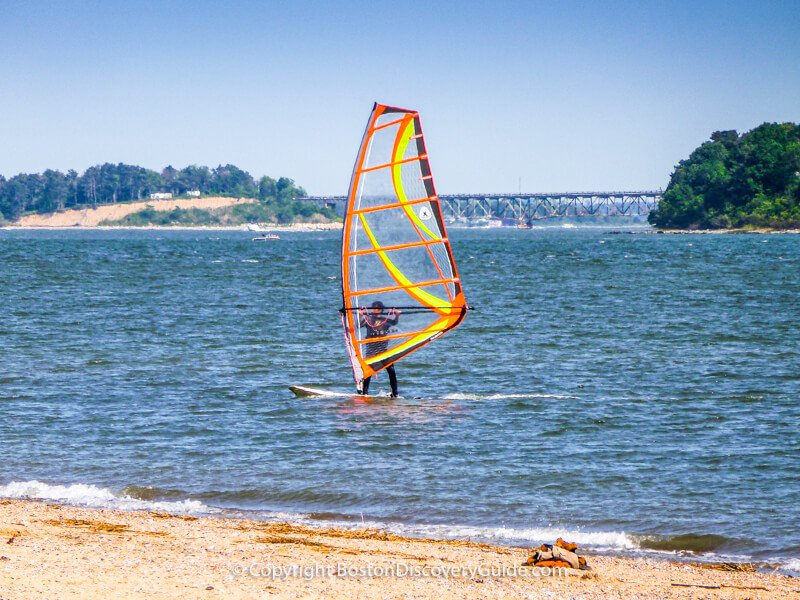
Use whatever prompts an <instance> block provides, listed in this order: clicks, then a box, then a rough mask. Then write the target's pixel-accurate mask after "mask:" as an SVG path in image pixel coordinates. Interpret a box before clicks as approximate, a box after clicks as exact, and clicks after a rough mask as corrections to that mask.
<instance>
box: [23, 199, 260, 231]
mask: <svg viewBox="0 0 800 600" xmlns="http://www.w3.org/2000/svg"><path fill="white" fill-rule="evenodd" d="M250 202H255V201H254V200H253V199H251V198H225V197H221V196H209V197H207V198H182V199H175V200H142V201H141V202H128V203H120V204H106V205H101V206H98V207H97V208H82V209H72V210H64V211H61V212H56V213H51V214H46V215H26V216H24V217H22V218H20V219H19V220H18V221H15V222H14V223H13V224H10V225H9V227H13V228H47V229H51V228H62V227H69V228H73V227H96V226H97V225H98V224H100V223H102V222H103V221H116V220H117V219H122V218H123V217H126V216H127V215H130V214H132V213H135V212H138V211H140V210H142V209H144V208H147V207H148V206H150V207H152V208H154V209H155V210H173V209H175V208H184V209H187V208H202V209H215V208H224V207H226V206H233V205H235V204H247V203H250Z"/></svg>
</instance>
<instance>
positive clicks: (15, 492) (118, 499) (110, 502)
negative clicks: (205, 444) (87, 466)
mask: <svg viewBox="0 0 800 600" xmlns="http://www.w3.org/2000/svg"><path fill="white" fill-rule="evenodd" d="M140 489H141V488H140ZM0 497H2V498H26V499H41V500H56V501H58V502H63V503H64V504H70V505H74V506H86V507H91V508H113V509H117V510H152V511H158V512H168V513H174V514H190V513H212V512H215V509H213V508H211V507H208V506H206V505H205V504H203V503H202V502H198V501H197V500H191V499H188V498H187V499H184V500H177V501H167V500H156V499H148V500H143V499H139V498H134V497H132V496H129V495H128V494H125V493H119V494H118V493H114V492H112V491H111V490H110V489H108V488H100V487H97V486H94V485H89V484H85V483H74V484H72V485H50V484H47V483H42V482H41V481H36V480H32V481H12V482H11V483H9V484H7V485H0Z"/></svg>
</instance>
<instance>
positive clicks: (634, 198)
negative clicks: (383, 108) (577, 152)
mask: <svg viewBox="0 0 800 600" xmlns="http://www.w3.org/2000/svg"><path fill="white" fill-rule="evenodd" d="M661 195H662V192H661V190H658V191H642V192H564V193H554V194H440V195H439V201H440V202H441V205H442V213H443V214H444V216H445V218H446V219H453V220H456V221H478V220H483V219H488V220H492V219H500V220H502V221H504V222H507V223H518V224H531V223H532V222H534V221H540V220H543V219H555V218H564V217H569V218H579V217H637V216H647V215H648V214H650V211H652V210H655V208H656V207H657V206H658V202H659V201H660V200H661ZM298 200H301V201H307V202H316V203H319V204H321V205H323V206H327V207H330V208H333V209H334V210H336V211H337V212H338V213H339V214H342V213H343V212H344V206H345V203H346V200H347V199H346V197H345V196H307V197H305V198H298Z"/></svg>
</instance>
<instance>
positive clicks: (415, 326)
mask: <svg viewBox="0 0 800 600" xmlns="http://www.w3.org/2000/svg"><path fill="white" fill-rule="evenodd" d="M375 302H380V303H381V304H382V305H383V307H384V309H383V310H382V312H378V311H377V310H376V311H375V312H372V311H370V310H369V307H371V306H372V305H373V303H375ZM379 310H380V309H379ZM466 311H467V303H466V300H465V299H464V294H463V292H462V290H461V280H460V279H459V277H458V271H457V270H456V263H455V260H454V259H453V252H452V249H451V247H450V241H449V240H448V238H447V232H446V231H445V226H444V219H443V218H442V210H441V207H440V204H439V199H438V197H437V196H436V189H435V188H434V185H433V177H432V175H431V169H430V165H429V163H428V153H427V151H426V149H425V138H424V137H423V135H422V127H421V125H420V120H419V114H418V113H416V112H414V111H411V110H405V109H402V108H395V107H391V106H384V105H381V104H376V105H375V106H374V107H373V109H372V113H371V114H370V117H369V121H368V122H367V129H366V132H365V133H364V138H363V140H362V141H361V147H360V148H359V151H358V157H357V158H356V164H355V168H354V170H353V177H352V180H351V182H350V190H349V193H348V197H347V208H346V210H345V216H344V231H343V234H342V311H341V312H342V324H343V326H344V333H345V340H346V344H347V350H348V353H349V356H350V362H351V364H352V366H353V376H354V377H355V379H356V382H357V383H359V384H360V382H361V381H363V379H364V378H365V377H370V376H372V375H374V374H375V373H376V372H378V371H380V370H381V369H385V368H386V367H388V366H389V365H391V364H392V363H394V362H395V361H397V360H399V359H401V358H402V357H404V356H407V355H408V354H410V353H411V352H414V351H415V350H418V349H419V348H422V347H423V346H425V345H426V344H429V343H430V342H432V341H433V340H435V339H436V338H438V337H440V336H441V335H443V334H444V333H445V332H446V331H449V330H450V329H453V328H454V327H456V326H457V325H458V324H459V323H460V322H461V321H462V319H463V318H464V315H465V314H466ZM367 323H369V324H370V325H371V326H372V328H373V331H372V334H373V335H372V336H371V337H369V338H367V331H368V327H367V326H366V325H367ZM376 329H377V330H378V331H380V335H378V336H377V337H376V336H375V335H374V334H375V330H376Z"/></svg>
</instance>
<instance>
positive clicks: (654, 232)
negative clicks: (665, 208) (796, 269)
mask: <svg viewBox="0 0 800 600" xmlns="http://www.w3.org/2000/svg"><path fill="white" fill-rule="evenodd" d="M609 233H620V234H625V235H682V234H690V235H722V234H728V235H732V234H739V235H746V234H754V233H757V234H772V233H791V234H798V233H800V229H772V228H768V227H759V228H757V229H647V230H644V231H620V230H614V231H609Z"/></svg>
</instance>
